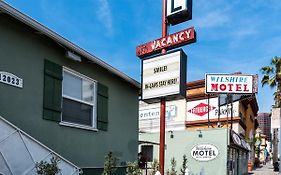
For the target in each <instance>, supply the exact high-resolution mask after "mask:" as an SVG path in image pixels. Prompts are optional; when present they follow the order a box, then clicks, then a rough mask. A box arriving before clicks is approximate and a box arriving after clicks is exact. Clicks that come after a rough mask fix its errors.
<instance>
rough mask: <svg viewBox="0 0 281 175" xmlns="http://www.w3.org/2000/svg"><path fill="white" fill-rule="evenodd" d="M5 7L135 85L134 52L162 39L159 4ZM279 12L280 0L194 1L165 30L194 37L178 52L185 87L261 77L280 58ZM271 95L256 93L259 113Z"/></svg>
mask: <svg viewBox="0 0 281 175" xmlns="http://www.w3.org/2000/svg"><path fill="white" fill-rule="evenodd" d="M6 2H8V3H9V4H10V5H12V6H13V7H15V8H17V9H18V10H20V11H22V12H23V13H25V14H27V15H28V16H30V17H32V18H33V19H35V20H37V21H38V22H40V23H42V24H43V25H45V26H47V27H49V28H50V29H52V30H54V31H55V32H57V33H58V34H60V35H62V36H63V37H65V38H66V39H68V40H70V41H72V42H73V43H75V44H77V45H78V46H80V47H82V48H83V49H85V50H87V51H88V52H90V53H92V54H93V55H95V56H97V57H99V58H100V59H102V60H104V61H106V62H107V63H109V64H110V65H112V66H114V67H116V68H117V69H118V70H120V71H122V72H124V73H126V74H127V75H129V76H131V77H133V78H134V79H136V80H138V81H139V80H140V60H139V59H138V58H137V57H136V56H135V48H136V46H137V45H140V44H143V43H146V42H148V41H151V40H154V39H157V38H160V37H161V14H162V0H138V1H136V0H83V1H81V0H59V1H58V0H28V1H19V0H6ZM280 11H281V3H280V1H279V0H246V1H245V0H236V1H226V0H212V1H206V0H193V19H192V20H191V21H188V22H184V23H182V24H179V25H177V26H173V27H170V28H169V33H170V34H171V33H174V32H177V31H179V30H182V29H185V28H188V27H191V26H194V27H195V30H196V32H197V42H196V43H194V44H191V45H188V46H184V47H183V49H184V50H185V52H186V54H187V55H188V65H187V79H188V81H193V80H198V79H203V78H204V75H205V73H233V72H237V71H241V72H243V73H245V74H260V73H261V72H260V68H261V67H262V66H264V65H269V63H270V59H271V58H272V57H273V56H280V55H281V44H280V43H281V25H280V22H281V13H280ZM261 76H262V75H261V74H260V77H259V78H261ZM272 93H273V90H271V89H270V88H268V87H263V88H261V87H259V93H258V102H259V108H260V112H268V111H269V110H270V107H271V105H272V104H273V100H272V99H273V96H272Z"/></svg>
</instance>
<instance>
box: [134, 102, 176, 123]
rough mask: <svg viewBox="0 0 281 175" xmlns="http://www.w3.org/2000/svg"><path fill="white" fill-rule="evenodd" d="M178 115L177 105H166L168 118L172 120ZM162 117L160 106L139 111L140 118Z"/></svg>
mask: <svg viewBox="0 0 281 175" xmlns="http://www.w3.org/2000/svg"><path fill="white" fill-rule="evenodd" d="M176 115H177V107H176V106H174V105H172V106H166V115H165V116H166V119H168V120H170V119H172V118H174V117H176ZM159 118H160V108H152V109H144V110H140V111H139V120H152V119H159Z"/></svg>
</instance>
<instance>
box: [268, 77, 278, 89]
mask: <svg viewBox="0 0 281 175" xmlns="http://www.w3.org/2000/svg"><path fill="white" fill-rule="evenodd" d="M268 85H269V87H271V88H274V87H276V85H277V82H276V77H275V76H273V77H271V78H270V79H269V80H268Z"/></svg>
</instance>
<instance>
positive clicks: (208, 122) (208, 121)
mask: <svg viewBox="0 0 281 175" xmlns="http://www.w3.org/2000/svg"><path fill="white" fill-rule="evenodd" d="M208 128H210V94H208Z"/></svg>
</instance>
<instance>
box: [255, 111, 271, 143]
mask: <svg viewBox="0 0 281 175" xmlns="http://www.w3.org/2000/svg"><path fill="white" fill-rule="evenodd" d="M257 120H258V122H259V128H260V129H261V132H262V134H265V135H266V139H267V140H268V141H271V116H270V114H269V113H258V116H257Z"/></svg>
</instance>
